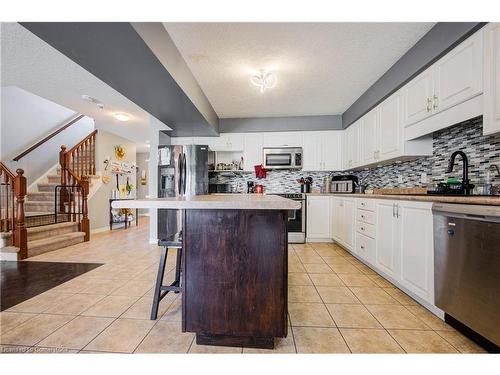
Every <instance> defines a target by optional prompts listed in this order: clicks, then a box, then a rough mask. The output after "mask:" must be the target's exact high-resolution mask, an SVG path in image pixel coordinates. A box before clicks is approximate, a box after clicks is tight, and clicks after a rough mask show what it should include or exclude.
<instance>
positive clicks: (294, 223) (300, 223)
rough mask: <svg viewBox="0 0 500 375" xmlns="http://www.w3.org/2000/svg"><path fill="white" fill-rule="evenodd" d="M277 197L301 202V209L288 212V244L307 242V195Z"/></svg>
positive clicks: (281, 194)
mask: <svg viewBox="0 0 500 375" xmlns="http://www.w3.org/2000/svg"><path fill="white" fill-rule="evenodd" d="M275 195H279V196H280V197H283V198H288V199H293V200H294V201H299V202H300V208H298V209H296V210H289V211H288V227H287V228H288V243H304V242H305V241H306V209H305V207H306V206H305V200H306V195H305V194H304V193H276V194H275Z"/></svg>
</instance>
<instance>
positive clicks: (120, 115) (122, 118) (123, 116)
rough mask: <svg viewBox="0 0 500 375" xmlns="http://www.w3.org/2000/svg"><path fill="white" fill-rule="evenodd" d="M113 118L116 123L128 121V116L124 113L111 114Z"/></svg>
mask: <svg viewBox="0 0 500 375" xmlns="http://www.w3.org/2000/svg"><path fill="white" fill-rule="evenodd" d="M113 116H114V118H115V119H117V120H118V121H128V120H130V116H129V115H127V114H126V113H121V112H116V113H113Z"/></svg>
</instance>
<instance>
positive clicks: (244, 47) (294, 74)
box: [164, 23, 434, 118]
mask: <svg viewBox="0 0 500 375" xmlns="http://www.w3.org/2000/svg"><path fill="white" fill-rule="evenodd" d="M164 26H165V28H166V30H167V31H168V33H169V34H170V36H171V38H172V39H173V41H174V43H175V45H176V46H177V48H178V49H179V51H180V53H181V54H182V56H183V57H184V59H185V60H186V63H187V64H188V66H189V68H190V69H191V71H192V73H193V75H194V76H195V78H196V79H197V81H198V83H199V85H200V87H201V88H202V90H203V92H204V93H205V95H206V96H207V98H208V100H209V101H210V103H211V104H212V106H213V108H214V110H215V112H216V113H217V115H218V116H219V117H220V118H240V117H268V116H270V117H275V116H306V115H335V114H342V113H343V112H344V111H345V110H346V109H347V108H348V107H349V106H350V105H351V104H352V103H353V102H354V101H355V100H356V99H357V98H358V97H359V96H360V95H361V94H363V92H365V91H366V90H367V89H368V88H369V87H370V86H371V85H372V84H373V83H374V82H375V81H376V80H377V79H378V78H380V76H381V75H382V74H384V73H385V72H386V71H387V70H388V69H389V68H390V67H391V66H392V65H393V64H394V63H395V62H396V61H397V60H398V59H399V58H400V57H401V56H403V55H404V53H405V52H407V51H408V50H409V49H410V48H411V47H412V46H413V45H414V44H415V43H416V42H417V41H418V40H419V39H420V38H421V37H422V36H423V35H424V34H426V33H427V32H428V31H429V30H430V29H431V28H432V27H433V26H434V23H164ZM260 69H266V70H269V71H272V72H274V73H275V74H276V77H277V85H276V87H274V88H273V89H271V90H267V91H266V92H264V93H263V94H261V93H260V92H259V89H258V88H257V87H256V86H253V85H252V84H251V83H250V76H251V75H252V74H254V73H256V72H258V71H259V70H260Z"/></svg>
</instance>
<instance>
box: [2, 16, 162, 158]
mask: <svg viewBox="0 0 500 375" xmlns="http://www.w3.org/2000/svg"><path fill="white" fill-rule="evenodd" d="M1 31H2V32H1V48H2V64H1V73H2V74H1V84H2V86H17V87H20V88H22V89H24V90H27V91H29V92H32V93H34V94H36V95H38V96H41V97H42V98H45V99H48V100H50V101H52V102H54V103H58V104H60V105H62V106H64V107H66V108H70V109H72V110H74V111H76V112H78V113H82V114H84V115H86V116H89V117H92V118H93V119H94V120H95V124H96V128H100V129H104V130H107V131H109V132H112V133H115V134H117V135H120V136H121V137H124V138H127V139H130V140H131V141H133V142H136V144H137V150H138V151H141V152H143V151H146V150H148V144H147V142H149V141H150V140H149V136H150V127H151V126H155V127H157V128H159V129H161V130H170V128H169V127H168V126H166V125H165V124H163V123H161V122H160V121H159V120H157V119H156V118H154V117H153V116H151V115H150V114H149V113H148V112H146V111H144V110H143V109H142V108H140V107H139V106H137V105H136V104H135V103H133V102H131V101H130V100H129V99H127V98H126V97H124V96H123V95H121V94H120V93H119V92H117V91H116V90H114V89H113V88H112V87H110V86H108V85H107V84H106V83H104V82H102V81H101V80H99V79H98V78H97V77H95V76H94V75H92V74H91V73H89V72H88V71H87V70H85V69H83V68H82V67H81V66H80V65H78V64H76V63H75V62H73V61H72V60H71V59H69V58H68V57H66V56H65V55H63V54H62V53H60V52H59V51H57V50H56V49H55V48H53V47H52V46H50V45H48V44H47V43H45V42H44V41H42V40H41V39H39V38H38V37H37V36H35V35H34V34H32V33H31V32H29V31H28V30H26V29H25V28H23V27H22V26H21V25H19V24H17V23H2V24H1ZM82 94H86V95H90V96H92V97H94V98H96V99H98V100H99V101H101V102H102V103H104V105H105V108H104V109H102V110H100V109H98V108H97V106H96V105H95V104H93V103H89V102H86V101H84V100H82V99H81V95H82ZM114 112H125V113H127V114H129V115H130V116H131V119H130V121H128V122H120V121H117V120H116V119H115V118H114V117H113V116H112V113H114Z"/></svg>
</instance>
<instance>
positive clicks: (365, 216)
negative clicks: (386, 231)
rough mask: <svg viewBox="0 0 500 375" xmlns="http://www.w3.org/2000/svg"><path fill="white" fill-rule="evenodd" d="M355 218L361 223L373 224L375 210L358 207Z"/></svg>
mask: <svg viewBox="0 0 500 375" xmlns="http://www.w3.org/2000/svg"><path fill="white" fill-rule="evenodd" d="M356 220H358V221H360V222H363V223H368V224H375V212H373V211H367V210H361V209H359V208H358V209H357V210H356Z"/></svg>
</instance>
